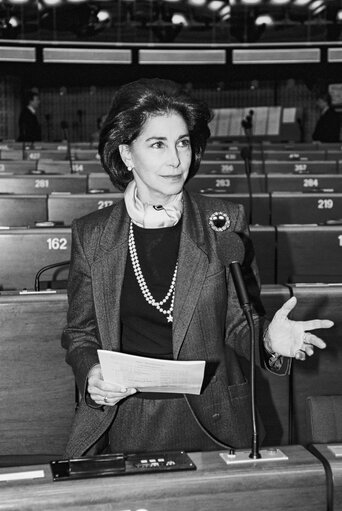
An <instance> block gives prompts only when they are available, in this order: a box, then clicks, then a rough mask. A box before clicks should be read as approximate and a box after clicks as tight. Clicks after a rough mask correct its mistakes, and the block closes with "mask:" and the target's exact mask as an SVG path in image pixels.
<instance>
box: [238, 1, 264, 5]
mask: <svg viewBox="0 0 342 511" xmlns="http://www.w3.org/2000/svg"><path fill="white" fill-rule="evenodd" d="M241 3H242V4H246V5H256V4H260V3H261V0H241Z"/></svg>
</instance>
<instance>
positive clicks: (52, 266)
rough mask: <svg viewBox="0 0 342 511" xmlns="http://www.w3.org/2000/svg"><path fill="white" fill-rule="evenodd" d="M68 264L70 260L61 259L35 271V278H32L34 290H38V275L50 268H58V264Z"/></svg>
mask: <svg viewBox="0 0 342 511" xmlns="http://www.w3.org/2000/svg"><path fill="white" fill-rule="evenodd" d="M68 264H70V261H61V262H59V263H53V264H48V265H47V266H43V268H41V269H40V270H39V271H37V273H36V276H35V279H34V290H35V291H40V280H39V279H40V276H41V274H42V273H44V272H45V271H47V270H51V269H52V268H58V267H59V266H67V265H68Z"/></svg>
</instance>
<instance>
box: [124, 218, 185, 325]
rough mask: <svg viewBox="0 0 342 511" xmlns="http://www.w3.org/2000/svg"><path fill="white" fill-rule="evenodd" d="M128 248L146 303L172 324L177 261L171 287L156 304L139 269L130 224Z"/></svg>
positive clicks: (131, 224) (131, 225)
mask: <svg viewBox="0 0 342 511" xmlns="http://www.w3.org/2000/svg"><path fill="white" fill-rule="evenodd" d="M128 247H129V253H130V256H131V261H132V266H133V270H134V275H135V278H136V279H137V281H138V284H139V287H140V290H141V292H142V294H143V296H144V298H145V300H146V301H147V303H149V304H150V305H152V306H153V307H155V308H156V309H157V310H159V312H161V313H162V314H165V316H167V322H168V323H172V321H173V316H172V312H173V305H174V301H175V287H176V277H177V270H178V261H177V263H176V267H175V270H174V272H173V276H172V281H171V285H170V287H169V290H168V292H167V293H166V295H165V297H164V298H163V299H162V300H161V301H160V302H157V301H156V300H155V299H154V298H153V296H152V294H151V292H150V290H149V289H148V287H147V284H146V281H145V279H144V276H143V273H142V270H141V267H140V263H139V258H138V254H137V249H136V246H135V240H134V232H133V223H132V222H131V223H130V227H129V236H128ZM170 298H171V303H170V307H169V308H168V309H164V308H163V307H162V305H164V303H166V302H167V301H168V300H169V299H170Z"/></svg>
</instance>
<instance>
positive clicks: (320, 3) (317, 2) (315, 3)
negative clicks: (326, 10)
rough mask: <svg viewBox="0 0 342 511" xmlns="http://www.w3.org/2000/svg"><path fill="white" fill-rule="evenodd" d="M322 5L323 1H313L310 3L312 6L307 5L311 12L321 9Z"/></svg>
mask: <svg viewBox="0 0 342 511" xmlns="http://www.w3.org/2000/svg"><path fill="white" fill-rule="evenodd" d="M322 5H323V0H315V2H312V4H310V5H309V9H310V10H311V11H315V10H316V9H318V7H321V6H322Z"/></svg>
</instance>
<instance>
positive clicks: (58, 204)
mask: <svg viewBox="0 0 342 511" xmlns="http://www.w3.org/2000/svg"><path fill="white" fill-rule="evenodd" d="M122 197H123V194H122V193H97V194H94V193H87V194H72V195H70V194H65V195H62V194H57V195H55V194H51V195H49V197H48V219H49V220H51V221H53V222H62V223H63V224H64V225H70V224H71V222H72V220H73V219H74V218H79V217H80V216H83V215H86V214H88V213H91V212H92V211H95V210H97V209H103V208H105V207H107V206H111V205H112V204H113V203H114V202H116V201H118V200H119V199H121V198H122Z"/></svg>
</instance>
